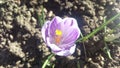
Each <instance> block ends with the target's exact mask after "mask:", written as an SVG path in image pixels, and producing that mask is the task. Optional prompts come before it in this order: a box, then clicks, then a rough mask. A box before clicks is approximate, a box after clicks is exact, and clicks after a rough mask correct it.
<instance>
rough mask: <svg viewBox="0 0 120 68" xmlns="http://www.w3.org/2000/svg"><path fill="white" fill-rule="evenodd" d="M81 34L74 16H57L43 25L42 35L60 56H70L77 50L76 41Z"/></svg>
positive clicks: (52, 49)
mask: <svg viewBox="0 0 120 68" xmlns="http://www.w3.org/2000/svg"><path fill="white" fill-rule="evenodd" d="M79 36H80V29H79V27H78V24H77V21H76V20H75V19H74V18H64V19H61V18H60V17H58V16H56V17H54V18H53V19H52V20H51V21H47V22H46V23H45V24H44V25H43V27H42V37H43V39H44V41H45V43H46V44H47V46H48V47H49V48H50V49H51V51H52V52H53V53H54V54H56V55H59V56H69V55H71V54H73V53H74V52H75V48H76V44H75V41H76V40H77V39H78V37H79Z"/></svg>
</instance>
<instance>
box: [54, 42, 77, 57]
mask: <svg viewBox="0 0 120 68" xmlns="http://www.w3.org/2000/svg"><path fill="white" fill-rule="evenodd" d="M75 48H76V45H75V44H74V45H73V46H72V47H70V48H69V49H65V50H61V51H59V52H55V51H53V53H55V54H56V55H59V56H69V55H72V54H73V53H74V52H75Z"/></svg>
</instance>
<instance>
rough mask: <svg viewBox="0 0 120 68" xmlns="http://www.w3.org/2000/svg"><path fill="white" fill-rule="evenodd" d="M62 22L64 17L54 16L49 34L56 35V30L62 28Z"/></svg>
mask: <svg viewBox="0 0 120 68" xmlns="http://www.w3.org/2000/svg"><path fill="white" fill-rule="evenodd" d="M61 22H62V19H61V18H60V17H58V16H56V17H54V18H53V19H52V21H51V24H50V27H49V31H50V33H49V35H51V36H54V35H55V30H56V29H60V28H61V26H60V23H61Z"/></svg>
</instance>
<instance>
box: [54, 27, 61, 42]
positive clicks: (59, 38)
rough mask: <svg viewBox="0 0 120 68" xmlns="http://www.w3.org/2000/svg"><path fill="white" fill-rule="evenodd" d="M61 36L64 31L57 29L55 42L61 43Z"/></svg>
mask: <svg viewBox="0 0 120 68" xmlns="http://www.w3.org/2000/svg"><path fill="white" fill-rule="evenodd" d="M61 37H62V31H61V30H58V29H56V30H55V43H56V44H59V43H60V41H61Z"/></svg>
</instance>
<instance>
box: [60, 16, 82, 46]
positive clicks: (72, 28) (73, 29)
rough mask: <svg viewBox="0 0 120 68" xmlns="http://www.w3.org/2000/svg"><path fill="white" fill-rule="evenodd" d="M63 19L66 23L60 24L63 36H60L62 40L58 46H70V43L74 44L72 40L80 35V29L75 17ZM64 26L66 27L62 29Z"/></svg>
mask: <svg viewBox="0 0 120 68" xmlns="http://www.w3.org/2000/svg"><path fill="white" fill-rule="evenodd" d="M64 20H65V22H66V23H65V24H64V25H62V32H63V36H62V42H61V45H60V47H62V48H64V47H65V48H66V47H67V48H68V47H71V46H72V45H71V44H74V42H75V41H76V40H77V39H78V37H79V36H80V29H79V28H78V25H77V21H76V20H75V19H73V18H70V19H64ZM67 23H68V25H67ZM64 27H66V28H65V29H64ZM65 45H66V46H65Z"/></svg>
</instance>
